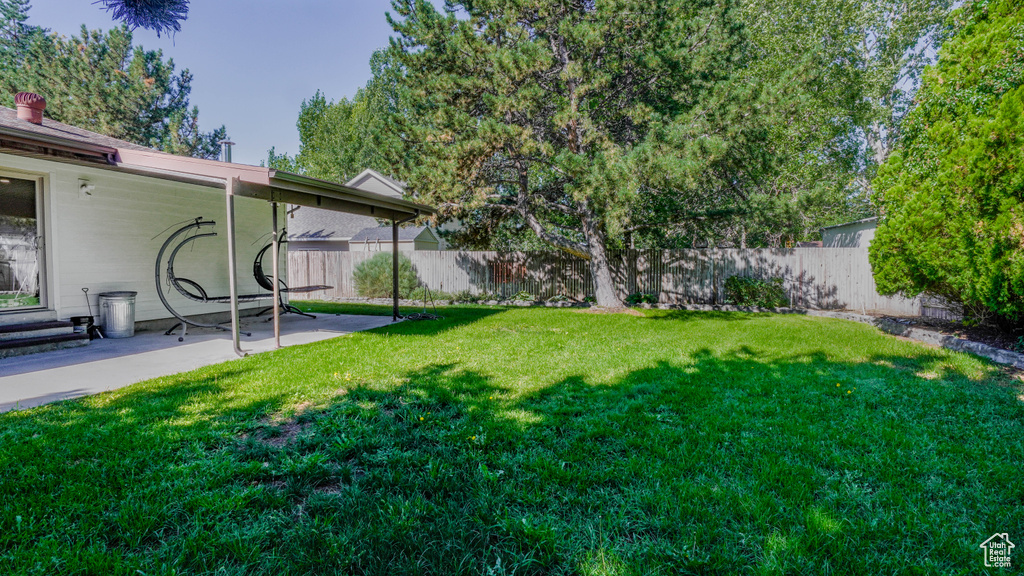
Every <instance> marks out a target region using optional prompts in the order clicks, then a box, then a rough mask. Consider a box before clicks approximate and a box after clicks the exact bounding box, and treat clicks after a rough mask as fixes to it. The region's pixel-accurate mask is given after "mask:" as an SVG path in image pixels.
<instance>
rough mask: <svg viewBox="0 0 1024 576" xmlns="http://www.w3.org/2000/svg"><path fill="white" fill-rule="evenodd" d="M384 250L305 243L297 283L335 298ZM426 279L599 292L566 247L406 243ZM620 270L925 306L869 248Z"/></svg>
mask: <svg viewBox="0 0 1024 576" xmlns="http://www.w3.org/2000/svg"><path fill="white" fill-rule="evenodd" d="M376 254H377V252H320V251H298V252H289V254H288V278H289V283H290V284H291V285H293V286H308V285H315V284H326V285H330V286H333V287H334V288H332V289H331V290H322V291H319V292H312V293H310V294H309V296H308V297H309V298H311V299H324V300H330V299H333V298H348V297H354V296H358V294H357V293H356V290H355V284H354V282H353V271H354V270H355V267H356V266H358V265H359V263H360V262H363V261H365V260H367V259H369V258H372V257H373V256H374V255H376ZM403 254H404V255H405V256H408V257H409V258H410V259H411V260H412V263H413V266H414V267H415V268H416V273H417V275H418V276H419V279H420V281H421V282H422V283H423V284H424V285H426V286H427V287H428V288H430V289H431V290H434V291H443V292H447V293H449V294H455V293H458V292H464V291H468V292H470V293H472V294H483V293H487V294H496V295H498V296H499V297H501V298H508V297H511V296H512V295H514V294H516V293H518V292H521V291H525V292H528V293H530V294H533V295H534V296H536V297H537V298H539V299H548V298H551V297H552V296H555V295H558V294H562V295H565V296H567V297H569V298H574V299H578V300H581V299H583V298H584V297H585V296H587V295H589V294H590V292H591V288H590V270H589V265H588V263H587V262H586V261H584V260H582V259H580V258H576V257H573V256H569V255H567V254H563V253H560V252H513V253H500V252H457V251H412V252H403ZM610 260H611V265H612V266H611V267H612V276H613V279H614V281H615V284H616V287H617V289H618V291H619V294H620V295H621V296H622V297H625V296H626V295H628V294H631V293H634V292H645V293H650V294H656V295H657V296H658V301H659V302H662V303H668V304H722V303H724V295H725V280H726V279H727V278H729V277H730V276H736V275H739V276H754V277H760V278H771V277H781V278H783V280H784V286H785V289H786V293H787V295H788V296H789V299H790V302H791V303H792V305H793V306H797V307H803V308H817V309H849V310H855V311H864V312H876V313H883V314H894V315H919V314H920V313H921V304H920V302H919V301H918V299H913V300H910V299H906V298H899V297H886V296H882V295H880V294H878V292H877V291H876V290H875V282H874V279H873V278H872V276H871V265H870V264H869V262H868V257H867V250H865V249H863V248H792V249H748V250H742V249H721V248H719V249H707V250H657V251H638V250H623V251H613V252H612V253H611V254H610Z"/></svg>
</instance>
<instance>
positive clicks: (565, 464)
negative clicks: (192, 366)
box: [0, 311, 1024, 574]
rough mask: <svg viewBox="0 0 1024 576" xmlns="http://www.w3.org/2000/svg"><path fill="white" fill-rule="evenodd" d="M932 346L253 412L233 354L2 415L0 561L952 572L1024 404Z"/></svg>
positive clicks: (991, 498)
mask: <svg viewBox="0 0 1024 576" xmlns="http://www.w3.org/2000/svg"><path fill="white" fill-rule="evenodd" d="M483 312H485V311H480V314H482V313H483ZM466 314H467V316H468V317H469V318H475V317H479V316H476V314H477V313H476V312H467V313H466ZM469 318H467V321H471V320H470V319H469ZM945 360H946V358H945V357H943V356H940V355H938V354H935V353H930V352H927V351H923V352H920V353H919V354H916V355H914V356H911V357H906V356H897V357H889V356H877V357H873V358H871V359H870V360H869V361H868V362H862V363H847V362H837V361H832V360H829V359H828V357H827V356H826V355H825V354H824V353H812V354H804V355H794V356H791V357H786V358H781V359H776V360H772V361H766V360H763V359H760V358H759V356H758V354H757V352H756V351H755V350H753V349H751V348H747V347H741V348H737V349H734V350H732V351H730V352H728V353H724V354H715V353H712V352H711V351H708V350H704V351H700V352H697V353H695V354H693V355H692V356H691V358H690V361H689V362H686V363H680V364H674V363H670V362H665V361H663V362H657V363H655V364H654V365H651V366H648V367H645V368H642V369H638V370H634V371H632V372H629V373H628V374H625V375H623V376H622V377H620V378H618V379H617V380H615V381H614V382H612V383H602V382H595V381H593V380H592V378H591V377H588V376H587V375H573V376H568V377H564V378H561V379H559V380H557V381H553V382H535V383H534V384H535V385H536V386H535V387H534V388H531V389H525V390H524V389H516V388H512V387H509V386H507V385H504V384H502V383H500V382H496V381H495V379H494V377H493V376H491V375H488V374H485V373H481V372H478V371H474V370H472V369H468V368H466V367H465V366H462V365H460V364H457V363H451V362H445V363H437V364H431V365H427V366H425V367H422V368H420V369H416V370H411V371H407V372H405V373H404V374H403V375H402V378H401V381H400V382H399V383H398V384H394V385H386V386H384V385H379V384H376V383H372V382H371V383H363V384H359V385H355V386H352V387H349V388H345V389H343V390H341V391H339V394H338V395H337V396H335V397H334V398H332V399H331V400H330V401H329V402H327V403H326V404H322V405H317V406H310V407H307V408H306V409H305V410H298V411H297V412H296V411H292V412H295V413H294V414H292V412H289V414H292V415H291V416H288V417H284V419H282V420H273V419H270V418H268V417H269V416H271V415H273V414H275V413H277V412H280V411H281V410H283V409H286V406H285V404H286V402H287V401H286V399H285V396H284V395H278V394H265V395H256V396H252V397H250V396H246V395H245V394H244V393H242V388H243V384H245V383H248V382H251V381H253V380H259V379H272V378H274V377H275V375H274V373H272V372H268V371H267V370H261V369H260V367H259V365H257V364H255V363H252V362H244V361H243V362H236V363H232V364H230V365H226V366H230V370H231V371H230V372H227V371H225V370H224V369H223V368H222V369H220V370H215V371H211V374H209V375H208V376H207V375H201V377H200V378H199V379H198V380H195V381H189V380H188V379H187V378H189V377H181V378H179V379H177V380H175V379H165V380H163V381H161V383H160V384H159V385H149V386H146V387H144V388H141V389H138V390H134V391H129V392H124V393H115V394H112V395H110V396H108V397H103V398H102V399H100V400H97V401H95V402H92V403H89V404H86V403H76V402H71V403H64V404H60V405H55V406H51V407H47V408H44V409H41V410H37V411H33V412H32V413H25V414H18V413H15V414H6V415H3V416H0V430H2V432H0V463H2V464H3V466H4V469H5V474H4V475H3V477H2V479H0V560H2V561H3V562H4V564H5V565H7V566H10V567H11V569H10V570H11V573H19V572H22V571H24V572H27V571H29V570H30V569H31V567H33V566H36V563H37V562H39V560H40V559H52V560H47V561H46V562H50V563H52V565H53V566H55V567H59V570H58V569H57V568H54V569H53V571H55V572H56V571H64V572H68V573H72V572H88V571H92V572H103V573H113V572H122V573H128V572H134V571H135V570H140V571H142V572H144V573H147V574H148V573H170V571H172V570H177V571H178V572H179V573H213V572H215V571H221V572H223V573H231V574H236V573H237V574H242V573H257V574H310V573H351V574H413V573H416V574H485V573H491V574H512V573H515V574H551V573H565V574H571V573H583V574H588V573H592V574H600V573H618V574H650V573H663V574H686V573H690V574H697V573H707V574H719V573H744V572H780V573H825V572H830V571H832V572H835V571H841V572H842V573H844V574H878V573H883V572H884V573H893V572H899V571H902V570H903V569H904V568H905V567H906V566H919V567H922V569H923V570H924V571H925V572H933V573H952V572H957V571H958V570H959V567H961V566H969V565H973V564H971V563H973V562H976V561H978V558H976V556H977V553H976V552H977V551H976V549H975V548H976V544H977V543H979V542H981V541H982V540H983V539H984V538H985V537H987V536H988V535H989V534H990V533H991V532H992V531H993V530H995V529H996V528H995V527H997V526H1020V525H1021V520H1022V516H1021V512H1020V509H1019V507H1016V504H1017V503H1019V496H1020V494H1021V493H1022V491H1024V481H1022V479H1021V477H1020V475H1019V474H1017V471H1018V470H1019V469H1020V468H1021V466H1022V465H1024V457H1022V454H1024V434H1022V432H1024V409H1022V407H1021V405H1020V403H1018V402H1016V401H1015V400H1014V398H1013V397H1012V395H1010V394H1008V393H1006V391H1005V390H1001V389H999V388H998V387H995V386H979V385H977V384H976V383H973V382H970V381H969V380H968V379H967V378H965V377H964V376H962V375H960V374H957V373H956V372H954V371H950V370H947V369H946V368H945V367H944V366H945V364H944V361H945ZM193 377H194V375H193ZM289 410H290V409H289ZM271 438H277V439H279V440H278V441H276V442H273V443H271V442H269V439H271ZM993 446H999V450H992V447H993ZM1014 510H1016V512H1014ZM908 519H913V521H912V522H909V521H908ZM1007 523H1009V524H1007ZM907 541H912V542H921V541H926V542H928V548H927V550H926V551H925V552H924V553H923V554H922V551H921V550H920V549H917V548H914V547H908V546H905V542H907Z"/></svg>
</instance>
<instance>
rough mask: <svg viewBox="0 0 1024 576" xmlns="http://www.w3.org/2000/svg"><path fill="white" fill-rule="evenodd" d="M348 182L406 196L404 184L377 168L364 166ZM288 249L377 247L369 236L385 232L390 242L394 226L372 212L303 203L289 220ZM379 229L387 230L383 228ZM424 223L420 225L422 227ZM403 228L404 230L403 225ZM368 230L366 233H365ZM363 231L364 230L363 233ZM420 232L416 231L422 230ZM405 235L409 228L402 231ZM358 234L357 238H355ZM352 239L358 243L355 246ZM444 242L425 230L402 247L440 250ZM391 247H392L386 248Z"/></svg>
mask: <svg viewBox="0 0 1024 576" xmlns="http://www.w3.org/2000/svg"><path fill="white" fill-rule="evenodd" d="M345 185H346V186H349V187H351V188H355V189H358V190H365V191H367V192H372V193H375V194H380V195H381V196H387V197H391V198H398V199H400V198H403V197H404V196H405V184H404V183H402V182H399V181H397V180H394V179H392V178H389V177H387V176H385V175H383V174H381V173H380V172H377V171H375V170H370V169H367V170H363V171H362V172H361V173H360V174H359V175H358V176H356V177H355V178H353V179H351V180H349V181H348V182H346V183H345ZM287 229H288V249H289V250H290V251H292V252H296V251H302V250H319V251H325V252H335V251H340V252H344V251H347V250H366V249H368V247H369V249H376V248H372V247H370V246H376V244H375V240H370V241H369V243H368V242H367V239H368V238H374V239H375V238H376V237H377V236H379V235H386V236H387V239H386V243H387V245H388V246H390V244H391V229H390V228H389V227H382V226H381V225H380V223H379V220H378V219H377V218H374V217H372V216H361V215H357V214H346V213H343V212H332V211H329V210H320V209H317V208H308V207H300V208H298V209H297V210H294V211H293V212H292V213H291V217H290V218H289V219H288V222H287ZM377 229H380V230H384V232H380V231H378V230H377ZM422 229H423V227H419V228H417V230H420V231H421V230H422ZM403 230H405V229H404V228H403ZM364 231H365V233H364ZM361 233H362V234H361ZM419 233H420V232H417V234H419ZM402 234H403V238H405V237H406V236H408V232H403V233H402ZM357 237H358V240H357V239H356V238H357ZM353 241H355V242H357V243H359V245H358V246H353V244H352V243H353ZM443 246H444V242H443V241H441V240H440V237H439V236H438V235H437V234H436V233H435V232H434V231H430V232H427V233H425V234H423V238H422V239H421V240H420V241H416V242H413V241H411V240H408V241H407V240H401V241H400V242H399V248H400V249H401V250H407V249H409V250H441V249H443ZM385 249H390V248H385Z"/></svg>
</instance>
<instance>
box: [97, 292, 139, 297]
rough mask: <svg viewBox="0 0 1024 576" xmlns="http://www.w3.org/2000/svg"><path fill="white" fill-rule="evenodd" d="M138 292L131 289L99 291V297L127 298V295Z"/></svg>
mask: <svg viewBox="0 0 1024 576" xmlns="http://www.w3.org/2000/svg"><path fill="white" fill-rule="evenodd" d="M136 295H138V292H132V291H131V290H117V291H114V292H100V293H99V297H100V298H127V297H129V296H136Z"/></svg>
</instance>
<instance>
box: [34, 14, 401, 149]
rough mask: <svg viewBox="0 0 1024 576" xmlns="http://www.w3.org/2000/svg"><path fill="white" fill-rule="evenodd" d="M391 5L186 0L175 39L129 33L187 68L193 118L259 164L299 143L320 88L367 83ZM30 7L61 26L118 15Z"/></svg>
mask: <svg viewBox="0 0 1024 576" xmlns="http://www.w3.org/2000/svg"><path fill="white" fill-rule="evenodd" d="M390 9H391V4H390V2H389V0H359V1H344V0H342V1H339V0H292V1H290V2H282V1H280V0H273V1H271V0H192V1H191V3H190V9H189V17H188V20H186V21H185V22H184V23H183V24H182V30H181V32H179V33H177V34H176V35H175V36H174V38H173V39H172V38H167V37H161V38H157V37H156V34H154V33H152V32H149V31H147V30H141V29H140V30H136V31H135V43H136V44H137V45H138V44H141V45H142V46H143V47H145V48H147V49H161V50H163V53H164V56H165V57H170V58H173V59H174V64H175V66H176V67H177V69H178V70H181V69H183V68H188V69H189V70H190V71H191V72H192V74H193V76H194V78H193V80H192V97H191V101H192V103H193V104H195V105H197V106H199V120H200V125H201V126H202V127H203V129H205V130H210V129H213V128H215V127H217V126H219V125H221V124H224V125H225V126H227V129H228V135H229V136H230V137H231V139H232V140H233V141H234V142H235V143H236V146H235V147H234V149H233V154H232V155H233V160H234V161H235V162H242V163H245V164H259V162H260V160H263V159H265V158H266V157H267V150H268V149H269V148H270V147H271V146H276V147H277V151H278V152H288V153H292V154H294V153H296V152H298V150H299V136H298V131H297V130H296V128H295V120H296V118H297V117H298V113H299V105H300V104H301V103H302V101H303V100H304V99H306V98H309V97H310V96H312V95H313V93H314V92H316V90H317V89H320V90H322V91H323V92H324V93H325V94H326V95H327V98H328V99H329V100H337V99H339V98H341V97H345V96H347V97H351V96H352V95H353V94H355V91H356V90H357V89H358V88H359V87H361V86H362V85H364V84H365V83H366V81H367V80H368V79H369V77H370V66H369V62H370V55H371V54H372V53H373V51H374V50H375V49H377V48H382V47H384V46H387V43H388V37H389V36H390V35H391V33H392V31H391V28H390V26H388V23H387V21H386V20H385V17H384V13H385V12H387V11H389V10H390ZM29 14H30V20H29V22H30V23H31V24H34V25H38V26H44V27H47V28H50V29H51V30H53V31H54V32H58V33H60V34H64V35H71V34H77V33H78V31H79V29H80V28H81V25H82V24H86V25H87V26H89V28H102V29H104V30H106V29H109V28H111V27H113V26H115V25H116V23H115V22H113V21H112V20H111V18H110V16H109V14H108V13H107V12H105V11H103V10H102V9H101V8H99V7H98V6H96V5H94V4H93V3H92V0H33V2H32V10H31V11H30V13H29Z"/></svg>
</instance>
